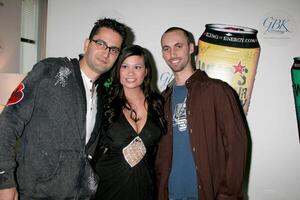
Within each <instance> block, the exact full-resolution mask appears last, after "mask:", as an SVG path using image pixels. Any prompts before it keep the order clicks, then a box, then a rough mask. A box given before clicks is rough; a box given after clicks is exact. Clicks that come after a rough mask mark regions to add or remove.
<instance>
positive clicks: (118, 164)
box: [95, 113, 162, 200]
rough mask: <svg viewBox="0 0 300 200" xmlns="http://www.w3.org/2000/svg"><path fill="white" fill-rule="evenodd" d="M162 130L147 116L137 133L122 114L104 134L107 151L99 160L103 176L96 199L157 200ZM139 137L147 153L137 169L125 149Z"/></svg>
mask: <svg viewBox="0 0 300 200" xmlns="http://www.w3.org/2000/svg"><path fill="white" fill-rule="evenodd" d="M161 134H162V131H161V129H160V128H159V127H158V126H157V125H156V124H155V123H154V122H153V119H151V117H150V116H149V115H148V117H147V121H146V123H145V125H144V127H143V129H142V130H141V132H140V133H139V134H138V133H136V132H135V130H134V129H133V127H132V126H131V125H130V124H129V122H128V121H127V119H126V117H125V116H124V114H123V113H122V114H121V115H120V118H119V120H117V121H116V122H115V123H114V124H113V125H112V126H111V127H110V128H109V130H108V131H107V132H106V133H105V138H104V141H103V143H104V144H105V146H106V147H108V150H107V151H106V153H105V154H104V155H103V156H102V157H101V158H100V159H99V160H98V161H97V163H96V166H95V169H96V172H97V173H98V175H99V177H100V183H99V186H98V190H97V195H96V199H99V200H153V199H154V180H153V177H154V172H153V168H154V156H155V151H156V147H157V144H158V142H159V139H160V137H161ZM137 136H139V137H140V138H141V139H142V141H143V143H144V145H145V147H146V154H145V156H144V157H143V159H142V160H141V161H140V162H139V163H138V164H137V165H135V166H133V167H131V166H130V165H129V164H128V163H127V162H126V160H125V158H124V156H123V153H122V149H123V148H124V147H126V146H127V145H128V144H129V143H130V142H131V141H132V140H133V139H134V138H135V137H137Z"/></svg>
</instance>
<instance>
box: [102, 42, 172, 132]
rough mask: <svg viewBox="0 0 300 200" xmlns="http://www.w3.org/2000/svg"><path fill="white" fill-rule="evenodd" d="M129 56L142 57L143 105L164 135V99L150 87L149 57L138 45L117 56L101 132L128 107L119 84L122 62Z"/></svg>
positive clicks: (124, 50)
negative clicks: (143, 77) (145, 71)
mask: <svg viewBox="0 0 300 200" xmlns="http://www.w3.org/2000/svg"><path fill="white" fill-rule="evenodd" d="M130 56H143V57H144V62H145V68H146V70H147V74H146V76H145V79H144V81H143V83H142V85H141V89H142V91H143V93H144V95H145V103H147V104H148V114H150V116H151V118H152V119H153V120H154V122H155V123H156V124H157V125H158V126H159V127H160V128H161V129H162V131H163V133H165V132H166V128H167V126H166V120H165V118H164V110H163V107H164V99H163V97H162V96H161V95H160V93H159V92H157V91H156V90H155V89H154V87H152V83H151V81H152V66H151V64H150V55H149V54H148V52H147V51H146V50H145V49H144V48H142V47H140V46H138V45H132V46H129V47H126V48H124V49H123V50H122V52H121V55H120V56H119V59H118V61H117V63H116V66H115V67H114V68H113V70H112V72H111V77H112V89H111V91H110V94H109V95H108V96H107V97H106V100H105V101H104V116H103V121H102V125H103V130H104V131H106V130H107V129H108V128H109V127H110V126H111V125H112V124H113V123H114V122H115V121H116V120H117V119H119V117H120V114H121V113H122V109H123V108H124V107H128V105H129V104H128V101H127V99H126V97H125V94H124V90H123V86H122V85H121V83H120V68H121V65H122V63H123V62H124V60H125V59H126V58H128V57H130Z"/></svg>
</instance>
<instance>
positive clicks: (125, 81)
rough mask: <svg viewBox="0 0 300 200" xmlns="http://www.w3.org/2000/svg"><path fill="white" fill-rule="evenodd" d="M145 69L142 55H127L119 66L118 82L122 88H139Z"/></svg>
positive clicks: (145, 72)
mask: <svg viewBox="0 0 300 200" xmlns="http://www.w3.org/2000/svg"><path fill="white" fill-rule="evenodd" d="M146 75H147V70H146V68H145V60H144V57H143V56H138V55H133V56H129V57H127V58H126V59H125V60H124V61H123V62H122V64H121V66H120V83H121V84H122V85H123V88H124V90H126V89H136V88H139V89H140V88H141V85H142V84H143V81H144V79H145V76H146Z"/></svg>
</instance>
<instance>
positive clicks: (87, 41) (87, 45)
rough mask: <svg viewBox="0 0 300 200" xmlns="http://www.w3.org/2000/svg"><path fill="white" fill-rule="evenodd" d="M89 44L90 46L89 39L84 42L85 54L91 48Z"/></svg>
mask: <svg viewBox="0 0 300 200" xmlns="http://www.w3.org/2000/svg"><path fill="white" fill-rule="evenodd" d="M89 44H90V40H89V39H86V40H85V41H84V45H83V51H84V53H85V52H86V51H87V49H88V47H89Z"/></svg>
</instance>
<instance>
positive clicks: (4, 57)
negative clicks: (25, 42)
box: [0, 0, 21, 72]
mask: <svg viewBox="0 0 300 200" xmlns="http://www.w3.org/2000/svg"><path fill="white" fill-rule="evenodd" d="M20 24H21V0H0V72H19V68H20V66H19V65H20V60H19V59H20V38H21V34H20V32H21V31H20V30H21V26H20Z"/></svg>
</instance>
